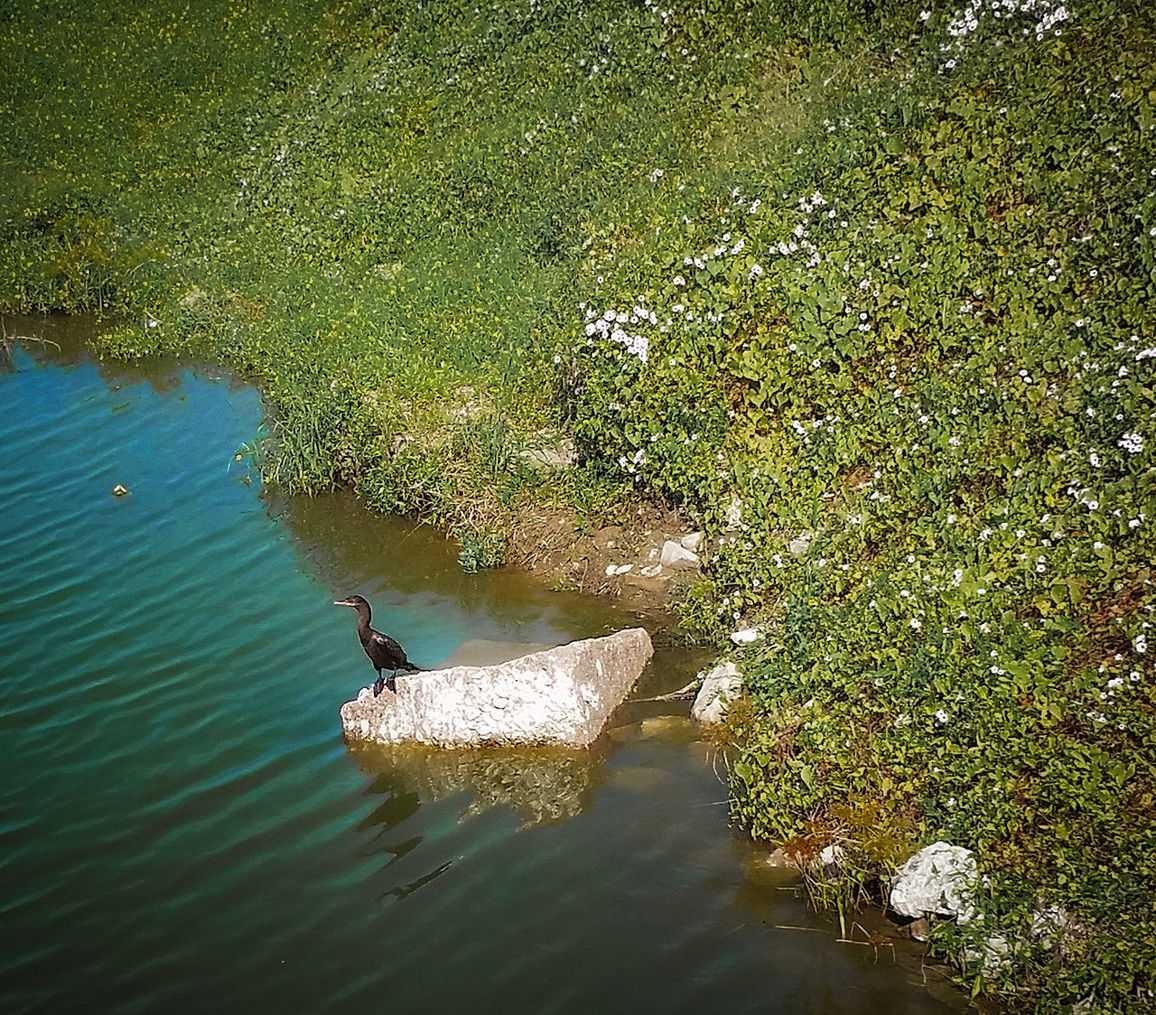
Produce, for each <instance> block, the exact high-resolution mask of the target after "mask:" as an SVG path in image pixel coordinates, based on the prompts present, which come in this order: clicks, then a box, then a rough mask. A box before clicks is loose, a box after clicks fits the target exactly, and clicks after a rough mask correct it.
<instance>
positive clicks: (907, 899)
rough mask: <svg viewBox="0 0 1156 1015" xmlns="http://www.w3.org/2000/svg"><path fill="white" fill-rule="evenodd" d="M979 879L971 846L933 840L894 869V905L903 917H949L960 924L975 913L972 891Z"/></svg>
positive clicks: (892, 894)
mask: <svg viewBox="0 0 1156 1015" xmlns="http://www.w3.org/2000/svg"><path fill="white" fill-rule="evenodd" d="M977 878H978V872H977V870H976V865H975V855H974V854H973V853H972V851H971V850H970V849H964V848H963V847H962V846H952V845H951V844H950V843H947V842H933V843H932V844H931V845H930V846H925V847H924V848H923V849H921V850H920V851H919V852H918V853H916V854H915V856H913V857H912V858H911V859H910V860H908V861H907V862H906V863H905V864H903V866H901V867H900V868H899V869H898V870H897V871H896V872H895V878H894V880H893V881H892V882H891V908H892V909H894V910H895V912H897V913H902V914H903V915H904V916H911V917H920V916H930V915H933V914H934V915H938V916H947V917H953V918H955V919H957V920H959V921H960V922H961V923H963V922H966V921H968V920H970V919H972V918H973V917H974V916H975V906H974V904H973V901H972V899H973V890H974V887H975V884H976V880H977Z"/></svg>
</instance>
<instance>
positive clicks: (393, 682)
mask: <svg viewBox="0 0 1156 1015" xmlns="http://www.w3.org/2000/svg"><path fill="white" fill-rule="evenodd" d="M385 686H386V687H388V688H389V689H390V690H391V691H393V693H394V694H397V670H394V671H393V672H392V673H391V674H390V675H389V679H388V680H387V681H386V682H385Z"/></svg>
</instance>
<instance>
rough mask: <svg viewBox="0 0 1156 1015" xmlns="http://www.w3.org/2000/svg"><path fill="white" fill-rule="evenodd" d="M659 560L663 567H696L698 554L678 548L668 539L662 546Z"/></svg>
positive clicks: (676, 544) (681, 547)
mask: <svg viewBox="0 0 1156 1015" xmlns="http://www.w3.org/2000/svg"><path fill="white" fill-rule="evenodd" d="M661 560H662V564H663V566H664V567H671V568H692V567H698V554H697V553H692V552H691V551H690V550H688V549H686V548H685V547H683V546H680V545H679V544H678V543H676V542H674V541H673V540H670V539H668V540H667V541H666V542H665V543H663V544H662V557H661Z"/></svg>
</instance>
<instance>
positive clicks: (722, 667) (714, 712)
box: [690, 662, 743, 724]
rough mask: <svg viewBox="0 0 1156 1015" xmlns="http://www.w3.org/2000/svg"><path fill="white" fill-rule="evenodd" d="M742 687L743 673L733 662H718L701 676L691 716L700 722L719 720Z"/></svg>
mask: <svg viewBox="0 0 1156 1015" xmlns="http://www.w3.org/2000/svg"><path fill="white" fill-rule="evenodd" d="M742 687H743V675H742V674H741V673H740V672H739V671H738V669H737V668H736V667H735V664H734V663H730V662H727V663H720V664H719V665H718V666H716V667H715V668H714V669H713V670H711V671H710V672H709V673H707V674H706V675H705V676H704V677H703V680H702V687H700V688H699V690H698V694H697V695H695V699H694V704H693V705H692V706H691V708H690V714H691V717H692V718H694V719H696V720H697V721H698V722H701V723H708V724H709V723H716V722H720V721H721V720H722V717H723V715H724V714H725V712H726V708H727V705H729V704H730V703H731V702H732V701H734V700H735V699H736V698H737V697H738V696H739V694H740V693H741V692H742Z"/></svg>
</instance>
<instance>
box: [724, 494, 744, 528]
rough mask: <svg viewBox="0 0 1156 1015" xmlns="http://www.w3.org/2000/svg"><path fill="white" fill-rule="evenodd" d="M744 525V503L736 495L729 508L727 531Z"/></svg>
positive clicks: (732, 498)
mask: <svg viewBox="0 0 1156 1015" xmlns="http://www.w3.org/2000/svg"><path fill="white" fill-rule="evenodd" d="M742 523H743V502H742V500H741V499H740V498H739V497H738V495H737V494H736V495H735V496H733V497H731V502H730V504H729V505H728V506H727V530H728V531H730V530H733V529H737V528H738V527H739V526H740V525H742Z"/></svg>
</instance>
